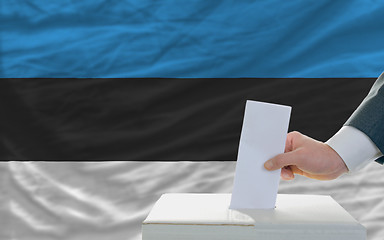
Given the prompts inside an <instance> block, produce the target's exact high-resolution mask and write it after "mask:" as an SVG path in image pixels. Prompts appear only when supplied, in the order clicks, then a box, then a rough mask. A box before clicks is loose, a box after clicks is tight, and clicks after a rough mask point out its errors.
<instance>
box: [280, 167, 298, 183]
mask: <svg viewBox="0 0 384 240" xmlns="http://www.w3.org/2000/svg"><path fill="white" fill-rule="evenodd" d="M281 178H282V179H283V180H292V179H294V178H295V175H294V174H293V172H292V170H291V168H290V167H283V168H282V169H281Z"/></svg>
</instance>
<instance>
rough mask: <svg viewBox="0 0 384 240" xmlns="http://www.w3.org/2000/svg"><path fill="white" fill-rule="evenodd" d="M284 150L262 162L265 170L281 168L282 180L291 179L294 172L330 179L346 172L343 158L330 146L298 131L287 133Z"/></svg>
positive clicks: (320, 178)
mask: <svg viewBox="0 0 384 240" xmlns="http://www.w3.org/2000/svg"><path fill="white" fill-rule="evenodd" d="M284 152H285V153H283V154H279V155H277V156H276V157H274V158H271V159H269V160H268V161H267V162H265V164H264V167H265V168H266V169H267V170H276V169H279V168H282V169H281V178H282V179H284V180H292V179H293V178H294V177H295V175H294V174H300V175H303V176H305V177H308V178H313V179H318V180H331V179H335V178H337V177H339V176H340V175H341V174H343V173H346V172H348V168H347V166H346V165H345V163H344V161H343V159H342V158H341V157H340V156H339V155H338V154H337V153H336V152H335V151H334V150H333V149H332V148H331V147H330V146H328V145H327V144H325V143H322V142H319V141H316V140H314V139H312V138H310V137H307V136H305V135H303V134H301V133H299V132H290V133H288V135H287V140H286V143H285V151H284Z"/></svg>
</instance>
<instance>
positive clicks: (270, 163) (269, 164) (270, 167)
mask: <svg viewBox="0 0 384 240" xmlns="http://www.w3.org/2000/svg"><path fill="white" fill-rule="evenodd" d="M264 167H265V168H266V169H268V170H271V169H272V167H273V163H272V161H267V162H266V163H264Z"/></svg>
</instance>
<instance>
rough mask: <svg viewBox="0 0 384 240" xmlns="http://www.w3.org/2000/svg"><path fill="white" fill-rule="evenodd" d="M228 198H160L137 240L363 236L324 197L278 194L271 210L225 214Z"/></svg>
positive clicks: (351, 239) (345, 239)
mask: <svg viewBox="0 0 384 240" xmlns="http://www.w3.org/2000/svg"><path fill="white" fill-rule="evenodd" d="M230 201H231V194H163V195H162V196H161V198H160V199H159V200H158V201H157V202H156V204H155V205H154V207H153V208H152V210H151V211H150V213H149V215H148V217H147V218H146V219H145V220H144V222H143V224H142V234H143V240H192V239H193V240H197V239H198V240H239V239H241V240H255V239H257V240H267V239H268V240H298V239H305V240H324V239H326V240H363V239H366V230H365V228H364V227H363V226H362V225H361V224H359V223H358V222H357V221H356V220H355V219H354V218H353V217H352V216H351V215H350V214H349V213H348V212H347V211H346V210H344V209H343V208H342V207H341V206H340V205H339V204H338V203H337V202H336V201H335V200H333V199H332V198H331V197H330V196H321V195H292V194H278V196H277V200H276V207H275V208H274V209H264V210H261V209H238V210H234V209H230V208H229V205H230Z"/></svg>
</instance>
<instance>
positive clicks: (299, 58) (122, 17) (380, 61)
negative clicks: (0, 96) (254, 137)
mask: <svg viewBox="0 0 384 240" xmlns="http://www.w3.org/2000/svg"><path fill="white" fill-rule="evenodd" d="M0 4H2V5H1V8H0V9H1V16H0V22H1V23H2V24H0V30H1V35H0V38H1V42H0V51H1V55H0V76H1V77H187V78H188V77H196V78H199V77H310V78H316V77H377V76H378V75H379V74H380V73H381V72H382V71H383V68H384V17H383V12H384V2H383V1H369V3H368V2H367V1H366V0H343V1H341V0H339V1H334V0H323V1H317V0H316V1H315V0H312V1H308V0H292V1H283V0H273V1H256V0H253V1H229V0H228V1H213V0H212V1H203V0H200V1H174V0H173V1H171V0H164V1H152V0H151V1H149V0H148V1H144V0H138V1H128V0H125V1H123V0H116V1H107V0H86V1H71V3H69V2H68V1H44V0H35V1H22V0H3V1H1V3H0Z"/></svg>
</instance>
